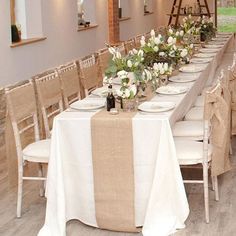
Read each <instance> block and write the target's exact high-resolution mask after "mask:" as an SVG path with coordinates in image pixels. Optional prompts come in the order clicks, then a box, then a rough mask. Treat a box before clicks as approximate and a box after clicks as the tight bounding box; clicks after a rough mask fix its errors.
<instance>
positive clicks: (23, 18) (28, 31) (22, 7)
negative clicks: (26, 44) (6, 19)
mask: <svg viewBox="0 0 236 236" xmlns="http://www.w3.org/2000/svg"><path fill="white" fill-rule="evenodd" d="M11 25H12V26H11V27H12V41H13V42H16V41H17V33H18V37H19V40H18V41H20V40H21V39H22V40H26V39H32V38H34V39H35V38H40V37H42V35H43V32H42V15H41V0H33V1H32V0H11Z"/></svg>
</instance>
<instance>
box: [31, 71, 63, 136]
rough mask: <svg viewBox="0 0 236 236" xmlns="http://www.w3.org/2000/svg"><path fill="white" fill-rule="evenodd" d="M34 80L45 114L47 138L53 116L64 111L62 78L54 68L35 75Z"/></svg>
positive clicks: (49, 134) (42, 110) (42, 111)
mask: <svg viewBox="0 0 236 236" xmlns="http://www.w3.org/2000/svg"><path fill="white" fill-rule="evenodd" d="M34 81H35V85H36V90H37V95H38V99H39V104H40V107H41V113H42V116H43V123H44V130H45V134H46V138H50V136H51V133H50V130H51V128H52V123H53V118H54V116H55V115H57V114H59V113H60V112H62V111H63V98H62V93H61V83H60V78H59V75H58V73H57V71H56V70H52V71H50V72H45V73H43V74H41V75H37V76H35V77H34ZM49 114H52V115H49ZM49 117H50V119H49Z"/></svg>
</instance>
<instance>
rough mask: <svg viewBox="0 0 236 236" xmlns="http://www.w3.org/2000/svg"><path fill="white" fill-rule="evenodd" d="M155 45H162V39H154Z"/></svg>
mask: <svg viewBox="0 0 236 236" xmlns="http://www.w3.org/2000/svg"><path fill="white" fill-rule="evenodd" d="M154 43H155V44H157V45H158V44H160V43H161V40H160V38H159V37H156V38H155V39H154Z"/></svg>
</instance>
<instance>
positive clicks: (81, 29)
mask: <svg viewBox="0 0 236 236" xmlns="http://www.w3.org/2000/svg"><path fill="white" fill-rule="evenodd" d="M97 27H98V25H97V24H93V25H90V26H88V27H84V26H79V28H78V31H84V30H89V29H94V28H97Z"/></svg>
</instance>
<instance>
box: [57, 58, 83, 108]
mask: <svg viewBox="0 0 236 236" xmlns="http://www.w3.org/2000/svg"><path fill="white" fill-rule="evenodd" d="M57 71H58V74H59V77H60V81H61V89H62V95H63V100H64V105H65V107H66V108H68V107H69V105H70V104H71V103H73V102H75V101H77V100H79V99H81V94H80V81H79V74H78V68H77V64H76V62H70V63H68V64H66V65H61V66H59V67H58V68H57Z"/></svg>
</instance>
